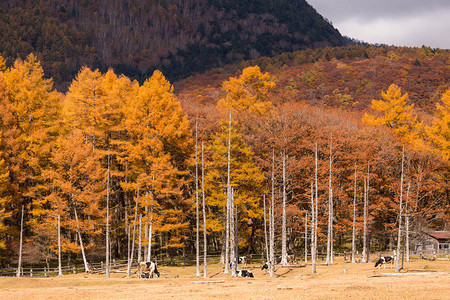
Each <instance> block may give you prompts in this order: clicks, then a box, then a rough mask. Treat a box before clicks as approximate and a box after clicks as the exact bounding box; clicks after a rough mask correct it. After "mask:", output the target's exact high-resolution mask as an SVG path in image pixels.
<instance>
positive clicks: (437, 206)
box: [0, 46, 450, 266]
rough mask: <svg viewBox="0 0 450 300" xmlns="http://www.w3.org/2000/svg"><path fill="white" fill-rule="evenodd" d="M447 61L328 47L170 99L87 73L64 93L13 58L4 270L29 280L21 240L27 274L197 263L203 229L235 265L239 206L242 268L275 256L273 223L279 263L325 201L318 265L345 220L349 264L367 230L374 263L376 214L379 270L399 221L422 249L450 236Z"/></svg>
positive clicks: (2, 219)
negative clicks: (227, 248)
mask: <svg viewBox="0 0 450 300" xmlns="http://www.w3.org/2000/svg"><path fill="white" fill-rule="evenodd" d="M449 59H450V52H449V51H448V50H439V49H431V48H428V47H422V48H400V47H381V46H380V47H376V46H347V47H334V48H333V47H328V48H319V49H315V50H312V49H310V50H300V51H294V52H289V53H285V54H282V55H279V56H275V57H273V58H264V57H263V58H257V59H254V60H247V61H244V62H242V63H239V64H234V65H227V66H225V67H224V68H220V69H213V70H209V71H206V72H205V73H203V74H198V75H194V76H192V77H189V78H187V79H184V80H180V81H177V82H174V83H173V84H172V83H171V82H169V81H168V80H167V79H166V77H165V75H164V74H163V73H162V72H161V71H158V70H156V71H154V72H153V73H152V74H151V76H149V77H148V78H147V79H145V80H142V81H140V82H139V81H136V80H133V79H130V78H129V77H127V76H125V75H121V74H119V72H115V71H113V69H109V70H108V71H106V72H102V71H99V70H98V69H95V68H89V67H82V68H81V69H80V70H79V71H78V72H77V74H76V76H75V77H74V79H73V80H71V81H70V83H69V84H68V88H67V89H64V88H63V89H61V90H59V91H58V90H56V89H55V88H54V85H53V80H52V78H50V77H49V76H48V74H46V73H44V70H43V68H42V66H41V63H40V61H39V60H38V58H37V57H36V56H35V55H33V54H30V55H29V56H28V57H27V58H26V59H23V60H22V59H17V60H15V61H14V62H12V59H10V58H3V57H1V56H0V103H1V105H0V110H1V113H0V260H1V264H2V265H3V266H5V265H6V264H17V259H18V253H19V247H21V246H20V245H19V241H20V239H21V238H23V260H24V262H26V263H28V264H33V263H39V262H43V261H52V262H56V260H57V257H58V253H62V259H63V260H64V261H78V262H83V260H84V262H85V263H86V261H90V262H98V261H102V260H104V259H105V248H106V247H109V249H110V250H111V254H110V256H111V259H127V258H128V259H129V258H130V255H134V259H135V260H136V259H138V260H142V259H144V258H145V257H147V258H153V257H156V259H157V260H159V261H163V260H166V261H167V260H170V259H175V258H180V257H185V258H189V257H190V260H191V262H193V259H194V258H193V257H194V255H195V251H196V249H197V248H198V246H197V247H196V229H197V228H199V231H200V234H201V239H200V243H201V245H202V246H201V251H202V252H203V245H204V242H206V247H205V249H207V251H208V253H211V255H217V256H220V254H221V253H222V252H223V251H224V244H225V239H224V234H225V229H226V226H227V222H226V219H227V199H228V198H229V197H230V194H232V198H233V201H234V204H235V205H234V207H233V210H234V209H235V210H236V211H237V213H236V224H235V226H236V228H237V240H238V249H239V253H240V254H243V255H250V254H263V253H265V251H266V249H265V232H264V228H265V225H267V224H268V223H269V219H271V220H272V221H274V232H273V234H274V239H275V245H274V247H275V249H274V251H275V253H281V251H282V248H286V249H285V250H286V251H287V253H289V254H294V253H295V254H297V255H302V254H303V253H304V249H305V228H310V227H309V226H310V224H311V208H312V207H311V198H313V199H316V200H317V215H318V219H317V228H318V233H317V235H318V240H317V247H318V248H317V249H318V251H319V253H324V252H326V249H327V246H328V245H327V236H328V237H329V235H328V234H329V231H330V227H329V224H330V220H331V224H332V232H333V236H332V240H333V242H332V243H331V245H332V247H333V248H334V251H335V252H345V251H347V252H348V251H351V248H352V226H353V217H354V214H355V227H356V248H357V249H358V250H359V251H362V249H363V227H364V228H365V225H364V220H363V219H364V211H365V209H364V207H365V205H367V207H366V210H367V223H366V226H367V228H366V230H367V232H368V234H367V238H368V241H366V243H367V245H368V247H369V250H370V251H371V252H378V251H386V250H388V249H393V248H394V247H395V245H396V243H397V230H398V226H399V220H400V219H403V222H405V220H407V221H408V222H409V230H410V235H411V239H413V238H414V234H415V233H417V232H420V231H422V230H426V229H435V230H444V229H446V230H448V229H449V228H448V224H449V221H450V217H449V210H450V204H449V201H450V199H449V175H450V173H449V172H450V144H449V143H450V86H449V79H450V75H449ZM7 62H11V63H7ZM400 199H402V201H403V203H402V210H401V213H400V214H399V211H400ZM365 200H367V202H366V201H365ZM203 203H204V204H203ZM203 205H204V209H203ZM271 207H273V209H271ZM330 212H332V217H331V218H330V215H331V214H330ZM196 216H199V220H200V223H197V221H196V220H197V218H196ZM399 216H400V218H399ZM305 222H306V223H305ZM283 223H285V229H283V226H282V225H283ZM204 226H205V227H204ZM21 227H22V230H21ZM204 228H206V232H205V233H206V235H205V236H206V241H204V239H203V233H204ZM139 229H140V230H139ZM308 230H309V229H308ZM58 234H60V239H61V245H60V247H61V248H60V249H58V247H59V245H58ZM307 234H308V233H307ZM22 235H23V236H22ZM284 240H285V241H284ZM306 240H308V239H306ZM328 240H329V239H328ZM364 240H365V239H364ZM328 242H329V241H328ZM138 245H139V246H138ZM328 247H329V246H328ZM137 249H139V251H137ZM106 251H108V249H106ZM131 253H132V254H131ZM132 259H133V258H132ZM188 261H189V259H188Z"/></svg>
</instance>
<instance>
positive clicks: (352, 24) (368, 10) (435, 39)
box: [307, 0, 450, 49]
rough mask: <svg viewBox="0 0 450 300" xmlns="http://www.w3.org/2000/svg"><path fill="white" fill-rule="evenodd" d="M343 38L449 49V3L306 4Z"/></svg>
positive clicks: (322, 0)
mask: <svg viewBox="0 0 450 300" xmlns="http://www.w3.org/2000/svg"><path fill="white" fill-rule="evenodd" d="M307 1H308V3H309V4H311V6H313V7H314V8H315V9H316V10H317V11H318V13H319V14H321V15H322V16H323V17H325V18H327V19H328V20H330V21H331V22H332V23H333V25H334V26H335V27H336V28H337V29H338V30H339V31H340V32H341V33H342V34H343V35H347V36H349V37H352V38H356V39H359V40H363V41H367V42H370V43H383V44H389V45H397V46H417V47H420V46H422V45H427V46H431V47H438V48H446V49H450V1H449V0H307Z"/></svg>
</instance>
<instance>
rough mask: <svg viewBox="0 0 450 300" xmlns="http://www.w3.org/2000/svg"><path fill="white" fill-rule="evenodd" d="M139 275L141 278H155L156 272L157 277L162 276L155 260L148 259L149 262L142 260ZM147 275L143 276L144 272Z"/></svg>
mask: <svg viewBox="0 0 450 300" xmlns="http://www.w3.org/2000/svg"><path fill="white" fill-rule="evenodd" d="M137 273H138V277H139V278H153V274H156V276H157V277H159V276H160V274H159V272H158V269H157V268H156V263H155V262H153V261H147V262H140V263H139V269H138V270H137ZM146 273H147V274H148V276H147V275H144V276H145V277H142V276H143V274H146Z"/></svg>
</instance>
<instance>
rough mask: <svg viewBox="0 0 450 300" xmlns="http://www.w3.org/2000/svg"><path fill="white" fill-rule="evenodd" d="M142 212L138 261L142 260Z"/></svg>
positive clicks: (140, 216) (140, 215)
mask: <svg viewBox="0 0 450 300" xmlns="http://www.w3.org/2000/svg"><path fill="white" fill-rule="evenodd" d="M141 253H142V214H139V243H138V257H137V262H138V263H139V262H141V260H142V254H141Z"/></svg>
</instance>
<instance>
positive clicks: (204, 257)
mask: <svg viewBox="0 0 450 300" xmlns="http://www.w3.org/2000/svg"><path fill="white" fill-rule="evenodd" d="M202 213H203V247H204V250H203V277H204V278H207V277H208V263H207V260H206V256H207V253H208V241H207V239H206V208H205V163H204V160H203V141H202Z"/></svg>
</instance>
